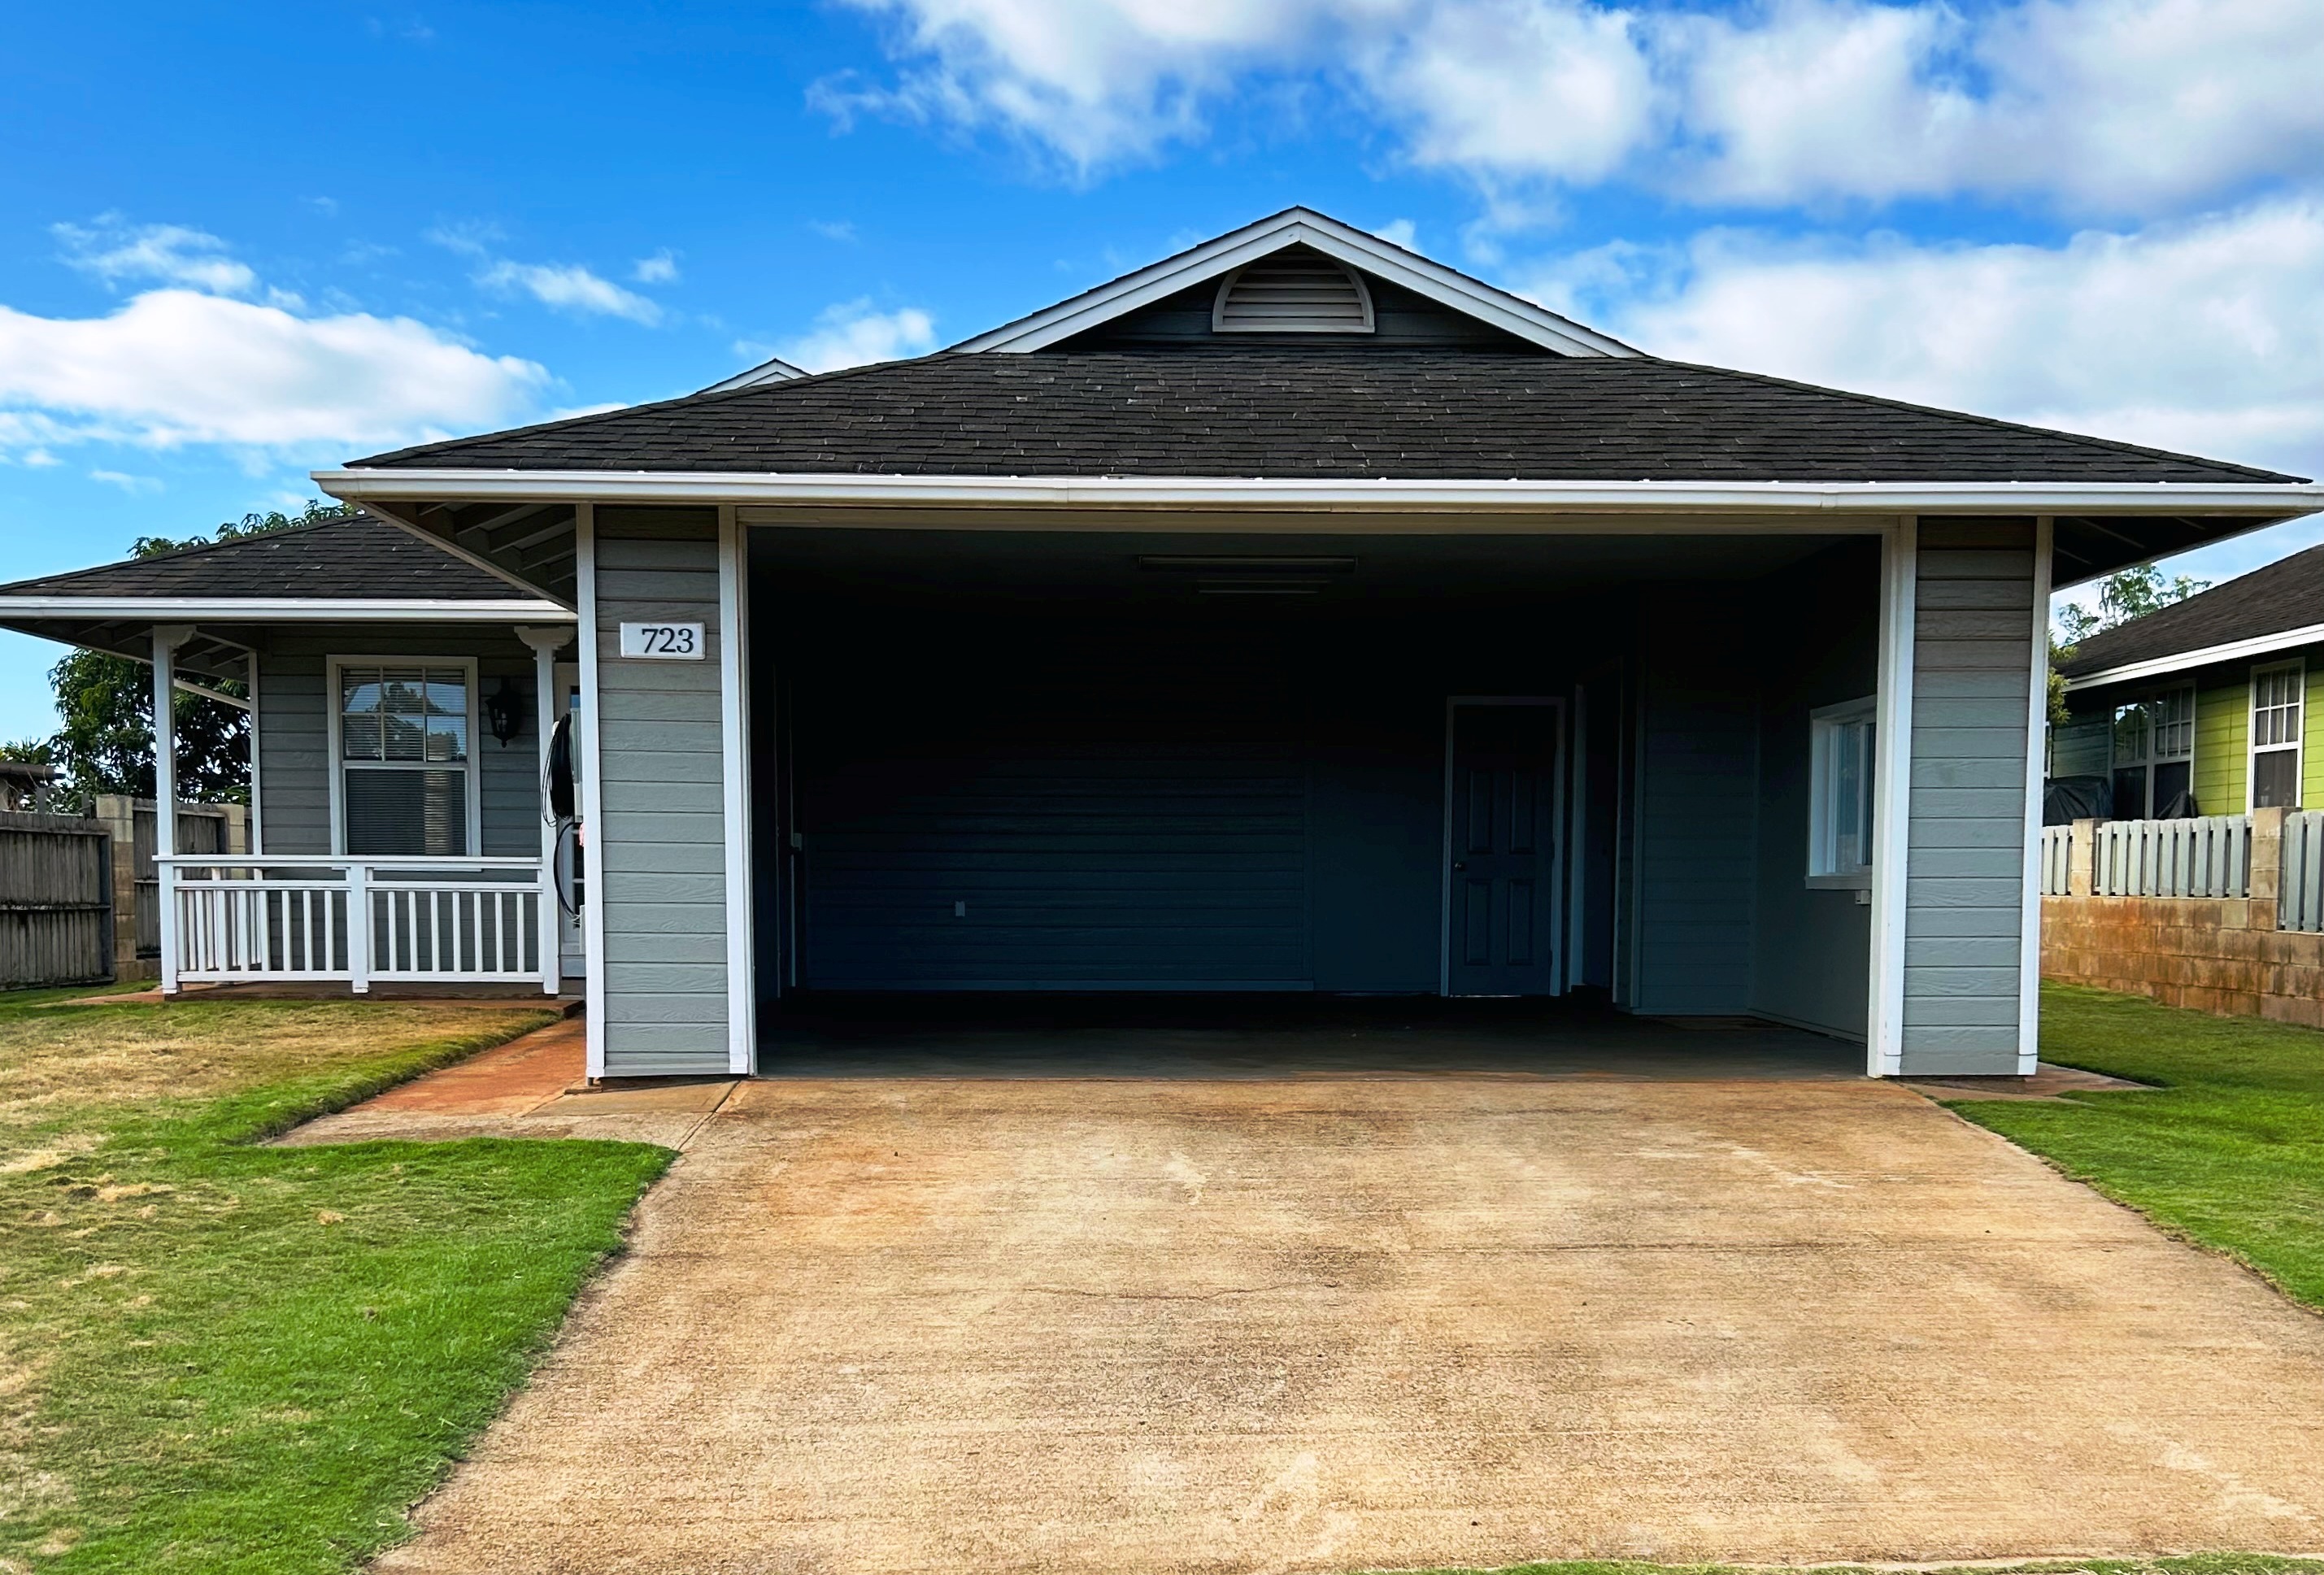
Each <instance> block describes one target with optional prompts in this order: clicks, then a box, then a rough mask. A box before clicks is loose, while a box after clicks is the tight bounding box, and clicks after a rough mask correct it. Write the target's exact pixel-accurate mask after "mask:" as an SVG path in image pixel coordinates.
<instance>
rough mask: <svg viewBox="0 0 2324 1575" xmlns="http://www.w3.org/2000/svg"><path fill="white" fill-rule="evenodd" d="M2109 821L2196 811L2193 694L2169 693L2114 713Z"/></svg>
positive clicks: (2163, 817) (2189, 691) (2183, 691)
mask: <svg viewBox="0 0 2324 1575" xmlns="http://www.w3.org/2000/svg"><path fill="white" fill-rule="evenodd" d="M2112 753H2113V763H2114V817H2115V818H2116V820H2169V819H2175V818H2178V817H2181V816H2184V815H2193V814H2194V813H2195V801H2194V797H2193V794H2192V788H2193V787H2194V771H2195V691H2194V689H2193V687H2192V686H2189V687H2185V688H2179V689H2169V690H2165V691H2164V692H2163V693H2162V694H2160V695H2155V696H2153V698H2151V699H2146V700H2139V701H2135V702H2134V703H2132V704H2130V705H2117V706H2116V707H2115V713H2114V746H2113V751H2112Z"/></svg>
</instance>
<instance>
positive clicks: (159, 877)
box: [152, 623, 194, 995]
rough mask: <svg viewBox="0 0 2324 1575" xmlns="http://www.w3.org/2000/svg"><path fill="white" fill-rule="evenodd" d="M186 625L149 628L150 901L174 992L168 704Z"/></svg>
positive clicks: (174, 751)
mask: <svg viewBox="0 0 2324 1575" xmlns="http://www.w3.org/2000/svg"><path fill="white" fill-rule="evenodd" d="M193 633H194V631H193V628H192V626H191V625H189V624H184V623H156V624H155V625H154V626H153V635H152V638H153V852H155V853H156V854H157V855H159V858H158V859H157V861H156V862H155V864H154V868H153V873H154V878H155V879H154V883H153V901H154V903H155V905H156V906H157V907H158V910H159V914H158V916H159V919H160V925H161V993H162V994H163V995H175V994H177V993H178V967H179V961H180V960H179V955H178V944H179V935H178V884H177V873H178V872H177V868H176V866H174V865H172V864H171V863H170V861H169V860H170V856H171V855H172V854H174V853H176V852H177V851H178V718H177V712H176V707H175V706H174V705H172V704H171V702H172V701H173V700H174V699H175V698H176V696H177V690H178V671H177V668H178V648H179V647H180V646H181V645H183V644H185V643H186V641H187V640H190V639H192V638H193Z"/></svg>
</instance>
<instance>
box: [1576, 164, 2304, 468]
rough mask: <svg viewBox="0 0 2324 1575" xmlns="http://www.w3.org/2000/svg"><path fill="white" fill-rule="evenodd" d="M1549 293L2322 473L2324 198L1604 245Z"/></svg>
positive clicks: (1858, 376)
mask: <svg viewBox="0 0 2324 1575" xmlns="http://www.w3.org/2000/svg"><path fill="white" fill-rule="evenodd" d="M1535 293H1536V294H1537V295H1539V296H1540V298H1541V299H1544V300H1545V301H1546V302H1548V303H1549V304H1552V305H1554V306H1560V307H1564V308H1570V309H1573V310H1574V311H1576V312H1577V313H1579V314H1580V315H1582V317H1583V318H1584V319H1585V320H1589V321H1591V322H1593V323H1595V324H1596V325H1597V326H1598V327H1603V328H1605V329H1606V330H1607V331H1608V332H1609V333H1613V334H1615V335H1618V336H1620V337H1622V338H1625V339H1627V340H1628V341H1629V342H1630V343H1632V344H1635V345H1638V346H1639V347H1640V348H1642V349H1645V350H1647V351H1650V352H1652V353H1654V354H1656V355H1669V356H1673V357H1676V358H1678V359H1681V360H1689V361H1701V362H1707V363H1710V364H1715V365H1720V366H1734V367H1741V368H1745V369H1748V370H1750V371H1753V372H1765V373H1775V374H1776V375H1779V376H1784V377H1793V378H1798V379H1800V380H1802V381H1803V382H1817V383H1825V384H1830V385H1832V386H1836V387H1840V388H1850V389H1857V390H1859V391H1864V392H1867V393H1877V394H1884V395H1887V396H1890V397H1894V398H1898V399H1905V400H1911V401H1916V402H1921V403H1926V404H1932V405H1939V406H1943V407H1946V408H1949V409H1953V410H1974V411H1977V412H1978V413H1980V414H1984V415H1992V416H1999V417H2004V418H2006V419H2012V420H2017V421H2028V422H2032V423H2034V424H2036V425H2041V426H2052V427H2059V428H2066V429H2068V430H2071V431H2080V432H2089V433H2093V434H2096V435H2098V436H2101V437H2115V438H2120V439H2124V440H2126V441H2128V442H2133V443H2143V444H2147V445H2150V446H2152V447H2159V448H2171V449H2178V450H2181V451H2191V452H2194V453H2198V454H2204V455H2209V456H2213V457H2217V458H2221V459H2230V460H2237V461H2241V462H2243V463H2246V464H2253V465H2268V466H2273V467H2275V468H2280V469H2287V470H2290V471H2292V472H2293V473H2295V474H2301V475H2311V476H2312V475H2319V474H2324V200H2317V199H2305V198H2282V199H2277V200H2273V201H2268V202H2264V203H2260V204H2256V205H2254V206H2251V207H2245V208H2242V209H2239V210H2237V211H2235V212H2232V213H2227V214H2221V215H2214V216H2207V217H2204V218H2202V219H2199V220H2195V221H2186V222H2176V223H2169V224H2163V225H2156V226H2149V227H2147V228H2144V229H2141V230H2136V231H2133V232H2129V233H2120V234H2117V233H2112V232H2107V231H2095V230H2094V231H2089V232H2086V233H2084V234H2082V235H2077V236H2075V237H2074V238H2073V239H2072V240H2071V241H2070V243H2068V244H2065V245H2062V246H2058V247H2040V246H2027V245H1969V244H1923V243H1914V242H1908V241H1904V240H1902V239H1898V238H1895V237H1886V238H1876V239H1875V240H1873V241H1870V242H1868V243H1861V244H1858V243H1848V244H1819V243H1784V242H1776V241H1772V240H1769V239H1767V238H1766V237H1764V236H1757V235H1750V234H1748V233H1740V232H1733V231H1727V232H1712V233H1710V234H1707V235H1701V236H1699V237H1697V238H1696V239H1695V240H1694V241H1693V242H1692V244H1689V245H1687V246H1685V247H1683V248H1675V249H1664V250H1656V249H1648V248H1638V247H1624V246H1616V247H1606V248H1600V249H1599V250H1597V251H1595V252H1591V253H1583V254H1582V255H1580V256H1578V257H1575V258H1572V259H1568V260H1566V261H1564V262H1563V263H1557V264H1555V265H1553V266H1552V267H1551V268H1549V269H1547V270H1545V272H1544V273H1543V274H1542V276H1541V277H1540V278H1539V279H1538V280H1536V281H1535Z"/></svg>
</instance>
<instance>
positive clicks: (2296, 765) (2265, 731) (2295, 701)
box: [2250, 661, 2308, 809]
mask: <svg viewBox="0 0 2324 1575" xmlns="http://www.w3.org/2000/svg"><path fill="white" fill-rule="evenodd" d="M2307 688H2308V665H2307V664H2306V663H2305V662H2297V661H2292V662H2279V663H2277V664H2275V665H2274V666H2273V667H2265V668H2253V669H2252V679H2251V793H2250V797H2251V807H2253V808H2254V809H2297V808H2299V807H2300V757H2301V710H2302V709H2303V706H2302V701H2303V699H2304V698H2305V695H2306V692H2307Z"/></svg>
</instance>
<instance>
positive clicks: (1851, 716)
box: [1808, 699, 1874, 886]
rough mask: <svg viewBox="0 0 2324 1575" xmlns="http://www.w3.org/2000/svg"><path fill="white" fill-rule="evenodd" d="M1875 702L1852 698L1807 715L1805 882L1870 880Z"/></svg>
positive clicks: (1859, 883) (1851, 883)
mask: <svg viewBox="0 0 2324 1575" xmlns="http://www.w3.org/2000/svg"><path fill="white" fill-rule="evenodd" d="M1873 710H1874V703H1873V702H1872V701H1871V700H1869V699H1865V700H1851V701H1849V703H1848V704H1846V705H1827V706H1825V707H1823V708H1822V709H1821V710H1820V711H1816V712H1812V713H1811V714H1810V716H1809V723H1808V725H1809V730H1810V732H1809V748H1808V761H1809V770H1810V772H1811V777H1810V792H1809V804H1808V880H1809V881H1810V882H1811V883H1812V884H1816V885H1828V886H1869V885H1870V884H1871V883H1872V785H1873V783H1872V764H1873V723H1872V715H1873Z"/></svg>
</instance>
